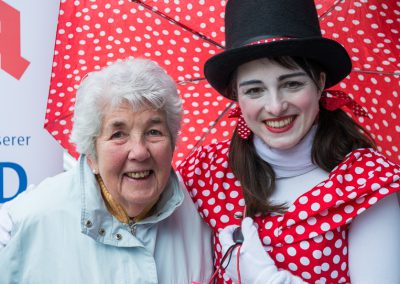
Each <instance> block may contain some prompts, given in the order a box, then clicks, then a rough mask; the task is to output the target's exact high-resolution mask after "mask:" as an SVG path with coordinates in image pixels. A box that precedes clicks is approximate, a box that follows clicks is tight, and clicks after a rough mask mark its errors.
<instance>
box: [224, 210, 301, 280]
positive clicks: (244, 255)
mask: <svg viewBox="0 0 400 284" xmlns="http://www.w3.org/2000/svg"><path fill="white" fill-rule="evenodd" d="M236 227H237V226H228V227H226V228H224V229H223V230H221V232H220V234H219V241H220V243H221V246H222V253H223V254H225V253H226V251H227V250H228V249H229V247H231V246H232V245H233V244H234V241H233V239H232V234H233V231H234V230H235V228H236ZM241 228H242V233H243V237H244V242H243V244H242V247H241V249H240V259H239V261H240V262H239V268H240V276H241V283H242V284H266V283H270V284H278V283H279V284H290V283H293V284H294V283H296V284H300V283H306V282H304V281H303V280H302V279H301V278H299V277H297V276H294V275H292V274H291V273H290V272H289V271H285V270H278V268H277V267H276V265H275V263H274V261H273V260H272V258H271V257H270V256H269V254H268V253H267V252H266V251H265V249H264V247H263V245H262V244H261V241H260V238H259V237H258V231H257V228H256V226H255V225H254V223H253V220H252V219H251V218H248V217H247V218H245V219H244V220H243V221H242V226H241ZM237 251H238V248H235V250H234V251H233V253H232V257H231V261H230V263H229V265H228V266H227V267H226V269H225V272H226V274H227V275H228V276H229V277H230V278H231V279H232V280H233V281H234V282H235V283H238V273H237V269H236V267H237V265H236V262H237V261H236V260H237Z"/></svg>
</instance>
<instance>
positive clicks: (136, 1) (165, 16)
mask: <svg viewBox="0 0 400 284" xmlns="http://www.w3.org/2000/svg"><path fill="white" fill-rule="evenodd" d="M131 1H132V2H135V3H137V4H139V5H141V6H143V7H144V8H145V9H148V10H150V11H151V12H153V13H155V14H157V15H159V16H160V17H163V18H164V19H166V20H168V21H169V22H171V23H173V24H175V25H177V26H179V27H181V28H183V29H184V30H186V31H189V32H190V33H192V34H194V35H197V36H198V37H200V38H202V39H204V40H205V41H207V42H209V43H211V44H213V45H215V46H217V47H219V48H221V49H224V47H223V46H222V45H221V44H219V43H218V42H216V41H214V40H212V39H210V38H208V37H206V36H205V35H203V34H201V33H200V32H198V31H195V30H193V29H192V28H190V27H188V26H186V25H185V24H182V23H180V22H178V21H175V20H174V19H173V18H171V17H170V16H168V15H167V14H164V13H162V12H160V11H158V10H157V9H156V8H154V7H152V6H150V5H148V4H145V3H143V2H142V1H141V0H131Z"/></svg>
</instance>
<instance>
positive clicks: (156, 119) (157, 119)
mask: <svg viewBox="0 0 400 284" xmlns="http://www.w3.org/2000/svg"><path fill="white" fill-rule="evenodd" d="M162 122H163V120H162V118H161V117H159V116H154V117H152V118H151V119H150V121H149V124H150V125H153V124H160V123H162Z"/></svg>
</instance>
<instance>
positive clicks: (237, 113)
mask: <svg viewBox="0 0 400 284" xmlns="http://www.w3.org/2000/svg"><path fill="white" fill-rule="evenodd" d="M228 117H229V118H232V117H237V118H238V120H237V126H236V129H237V133H238V135H239V136H240V138H242V139H243V140H247V139H249V137H250V135H251V130H250V128H249V127H248V126H247V123H246V121H245V120H244V118H243V114H242V110H241V109H240V107H239V105H238V104H237V105H236V107H235V108H234V109H232V110H231V112H230V113H229V116H228Z"/></svg>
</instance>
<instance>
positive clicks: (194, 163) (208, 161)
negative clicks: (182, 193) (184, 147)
mask: <svg viewBox="0 0 400 284" xmlns="http://www.w3.org/2000/svg"><path fill="white" fill-rule="evenodd" d="M229 145H230V140H225V141H221V142H216V143H212V144H209V145H205V146H201V147H199V148H197V149H196V150H195V151H193V152H192V153H191V154H190V155H189V156H188V157H187V158H186V159H185V160H184V161H183V162H182V163H181V164H180V165H179V166H178V167H177V170H178V171H179V173H180V174H181V176H182V179H183V181H184V182H185V183H186V182H187V179H188V178H189V177H190V176H192V175H193V174H194V171H195V170H196V168H197V167H198V166H200V167H202V168H204V169H205V168H208V167H209V166H211V165H214V164H216V163H220V162H222V161H226V162H227V160H228V153H229Z"/></svg>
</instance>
